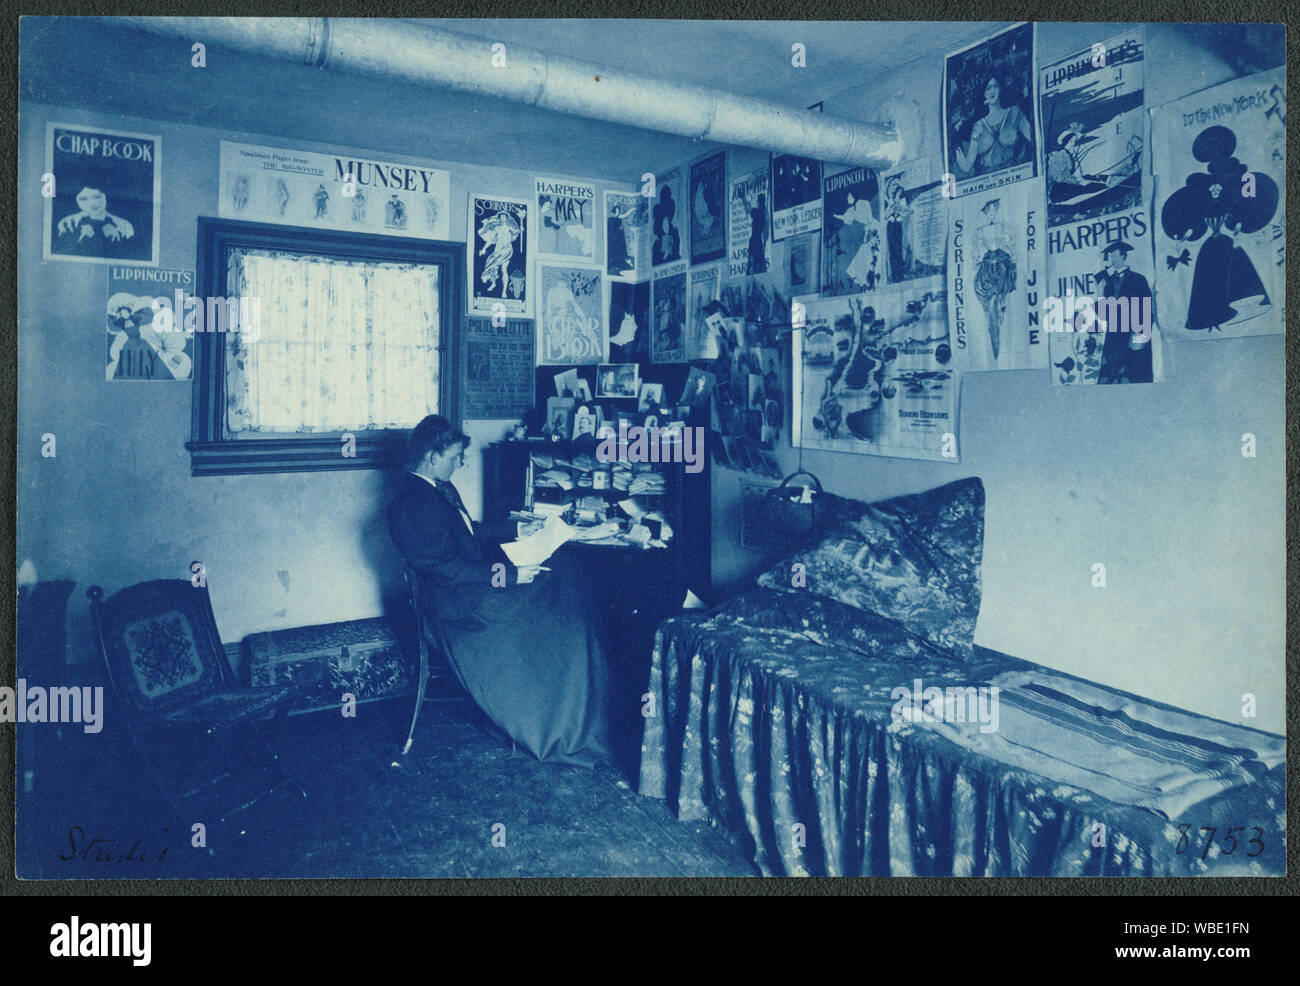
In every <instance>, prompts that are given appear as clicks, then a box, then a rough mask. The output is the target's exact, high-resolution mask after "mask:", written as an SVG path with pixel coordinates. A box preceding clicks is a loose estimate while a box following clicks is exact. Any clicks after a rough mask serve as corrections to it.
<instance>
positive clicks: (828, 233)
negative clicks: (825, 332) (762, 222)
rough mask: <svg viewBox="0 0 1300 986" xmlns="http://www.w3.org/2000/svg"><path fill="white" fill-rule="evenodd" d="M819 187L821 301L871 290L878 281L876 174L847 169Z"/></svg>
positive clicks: (880, 269)
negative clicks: (820, 190)
mask: <svg viewBox="0 0 1300 986" xmlns="http://www.w3.org/2000/svg"><path fill="white" fill-rule="evenodd" d="M822 184H823V186H824V187H823V192H822V208H823V209H824V212H823V214H822V262H821V274H822V290H821V293H822V297H839V296H841V295H846V294H858V293H860V292H862V291H874V290H875V289H876V287H877V286H878V285H879V284H880V283H881V282H882V280H883V276H884V273H883V272H884V264H883V258H882V257H881V249H880V225H879V220H880V183H879V181H878V180H877V178H876V173H875V172H874V171H871V170H870V169H868V168H850V169H849V170H848V171H841V172H840V173H839V174H837V175H828V176H827V177H826V178H825V179H824V180H823V183H822Z"/></svg>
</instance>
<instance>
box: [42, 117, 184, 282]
mask: <svg viewBox="0 0 1300 986" xmlns="http://www.w3.org/2000/svg"><path fill="white" fill-rule="evenodd" d="M161 156H162V138H161V137H157V136H153V135H150V134H136V133H125V132H122V131H119V130H104V129H102V128H99V127H94V128H90V127H79V126H72V125H68V124H62V123H50V124H48V125H47V126H46V148H45V170H46V174H47V175H49V176H51V178H52V184H48V185H47V187H46V188H43V189H42V193H43V194H44V195H45V218H44V223H43V236H44V245H43V250H44V253H43V256H44V258H45V259H46V260H70V261H74V262H81V263H113V264H117V265H124V264H147V265H150V266H154V267H156V266H157V265H158V249H159V241H158V237H159V226H160V215H159V204H160V203H161V201H162V171H161V167H162V163H161ZM46 181H47V182H48V181H49V179H47V180H46Z"/></svg>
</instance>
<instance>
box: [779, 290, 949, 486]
mask: <svg viewBox="0 0 1300 986" xmlns="http://www.w3.org/2000/svg"><path fill="white" fill-rule="evenodd" d="M946 297H947V291H946V285H945V284H944V282H943V279H942V278H941V277H933V278H930V279H928V280H923V281H922V280H918V281H910V282H908V283H907V284H903V285H897V286H890V287H886V288H882V289H881V290H879V291H875V292H872V293H870V294H859V295H849V296H846V297H841V298H828V299H822V298H813V297H809V298H804V299H801V300H802V303H803V306H804V328H803V330H802V331H800V332H795V333H794V335H793V336H792V346H793V358H794V362H793V366H794V379H793V384H794V388H793V389H794V402H793V418H794V445H795V446H796V447H802V448H817V449H826V450H829V451H836V452H859V453H865V454H868V455H885V456H895V457H899V458H907V459H933V460H936V461H942V462H956V461H957V459H958V447H957V421H958V417H957V412H958V394H959V390H958V380H957V374H956V372H955V370H954V369H953V365H952V346H951V344H950V342H949V339H948V312H947V308H946Z"/></svg>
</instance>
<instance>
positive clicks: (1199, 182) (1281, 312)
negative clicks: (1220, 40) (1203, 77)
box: [1151, 68, 1286, 339]
mask: <svg viewBox="0 0 1300 986" xmlns="http://www.w3.org/2000/svg"><path fill="white" fill-rule="evenodd" d="M1151 121H1152V123H1151V125H1152V137H1153V140H1152V144H1153V147H1154V149H1155V155H1154V170H1155V174H1156V179H1155V185H1156V202H1155V205H1156V209H1155V218H1156V222H1155V227H1156V228H1155V235H1156V242H1155V247H1156V263H1155V275H1156V310H1157V313H1158V315H1159V320H1160V328H1161V330H1162V331H1163V332H1165V333H1167V334H1168V335H1169V336H1170V337H1171V338H1174V339H1223V338H1232V337H1236V336H1250V335H1266V334H1273V333H1280V332H1284V331H1285V330H1286V323H1285V304H1286V201H1285V188H1286V76H1285V71H1284V69H1283V68H1276V69H1272V70H1270V71H1268V72H1261V73H1259V74H1258V75H1252V76H1248V77H1246V78H1243V79H1235V80H1233V81H1232V82H1225V83H1223V85H1219V86H1215V87H1214V88H1212V89H1207V90H1205V91H1204V92H1199V93H1196V94H1194V95H1191V96H1186V97H1184V98H1183V99H1180V100H1177V101H1176V102H1173V103H1169V104H1167V105H1165V106H1161V107H1158V108H1156V109H1154V110H1152V111H1151Z"/></svg>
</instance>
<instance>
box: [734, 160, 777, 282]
mask: <svg viewBox="0 0 1300 986" xmlns="http://www.w3.org/2000/svg"><path fill="white" fill-rule="evenodd" d="M728 201H729V203H730V209H731V219H730V221H731V250H730V252H729V253H728V255H727V262H728V267H727V273H728V275H729V276H731V277H741V276H744V275H746V274H765V273H767V271H768V270H770V269H771V267H772V171H771V168H770V167H763V168H759V169H758V170H757V171H751V172H750V173H749V174H747V175H741V176H740V177H739V178H737V179H736V180H735V181H733V182H732V183H731V194H730V196H729V197H728Z"/></svg>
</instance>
